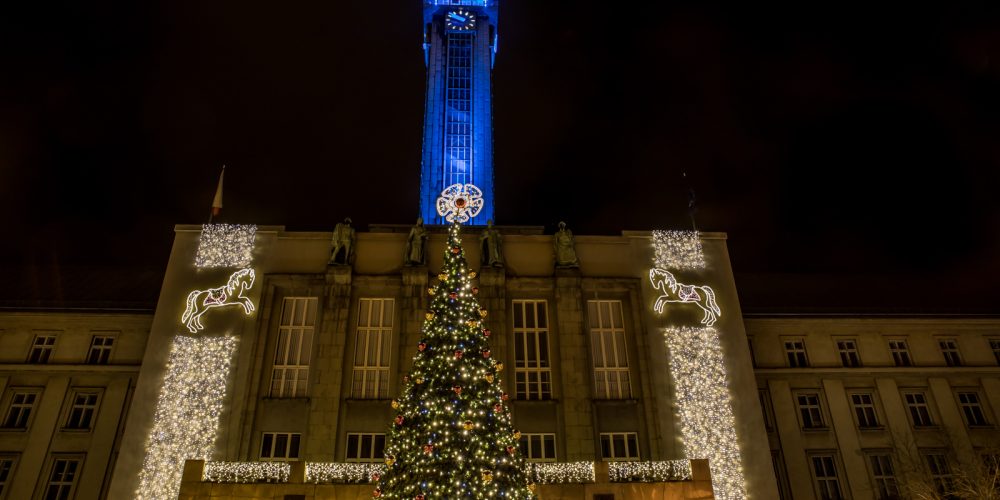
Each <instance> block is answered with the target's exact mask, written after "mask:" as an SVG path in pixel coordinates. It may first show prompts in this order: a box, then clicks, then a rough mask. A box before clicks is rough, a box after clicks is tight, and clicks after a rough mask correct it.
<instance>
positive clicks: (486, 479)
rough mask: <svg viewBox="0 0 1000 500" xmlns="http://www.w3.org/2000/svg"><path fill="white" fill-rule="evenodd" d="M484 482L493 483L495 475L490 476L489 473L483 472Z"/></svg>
mask: <svg viewBox="0 0 1000 500" xmlns="http://www.w3.org/2000/svg"><path fill="white" fill-rule="evenodd" d="M483 481H484V482H487V483H488V482H491V481H493V474H490V473H489V472H483Z"/></svg>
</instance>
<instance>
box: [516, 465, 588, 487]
mask: <svg viewBox="0 0 1000 500" xmlns="http://www.w3.org/2000/svg"><path fill="white" fill-rule="evenodd" d="M527 468H528V476H529V477H530V478H531V480H532V481H533V482H535V483H538V484H565V483H593V482H595V481H597V476H596V475H595V473H594V462H565V463H531V464H528V465H527Z"/></svg>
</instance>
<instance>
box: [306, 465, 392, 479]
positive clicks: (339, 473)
mask: <svg viewBox="0 0 1000 500" xmlns="http://www.w3.org/2000/svg"><path fill="white" fill-rule="evenodd" d="M382 474H385V465H383V464H366V463H336V462H308V463H306V482H307V483H315V484H320V483H369V482H372V479H373V477H378V476H381V475H382Z"/></svg>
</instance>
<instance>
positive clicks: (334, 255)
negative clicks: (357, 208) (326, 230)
mask: <svg viewBox="0 0 1000 500" xmlns="http://www.w3.org/2000/svg"><path fill="white" fill-rule="evenodd" d="M353 252H354V228H353V227H351V218H350V217H347V218H346V219H344V222H339V223H337V227H336V228H334V230H333V251H332V252H330V262H329V263H328V264H330V265H334V264H342V265H350V264H351V260H352V259H353V257H354V253H353ZM341 256H342V257H341Z"/></svg>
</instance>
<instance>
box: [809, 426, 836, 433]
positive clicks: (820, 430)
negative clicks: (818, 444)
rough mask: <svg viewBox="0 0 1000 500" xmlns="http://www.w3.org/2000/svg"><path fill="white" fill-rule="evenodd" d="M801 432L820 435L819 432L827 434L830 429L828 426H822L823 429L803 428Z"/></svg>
mask: <svg viewBox="0 0 1000 500" xmlns="http://www.w3.org/2000/svg"><path fill="white" fill-rule="evenodd" d="M802 430H803V431H805V432H815V433H820V432H829V431H830V427H829V426H823V427H803V428H802Z"/></svg>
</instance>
